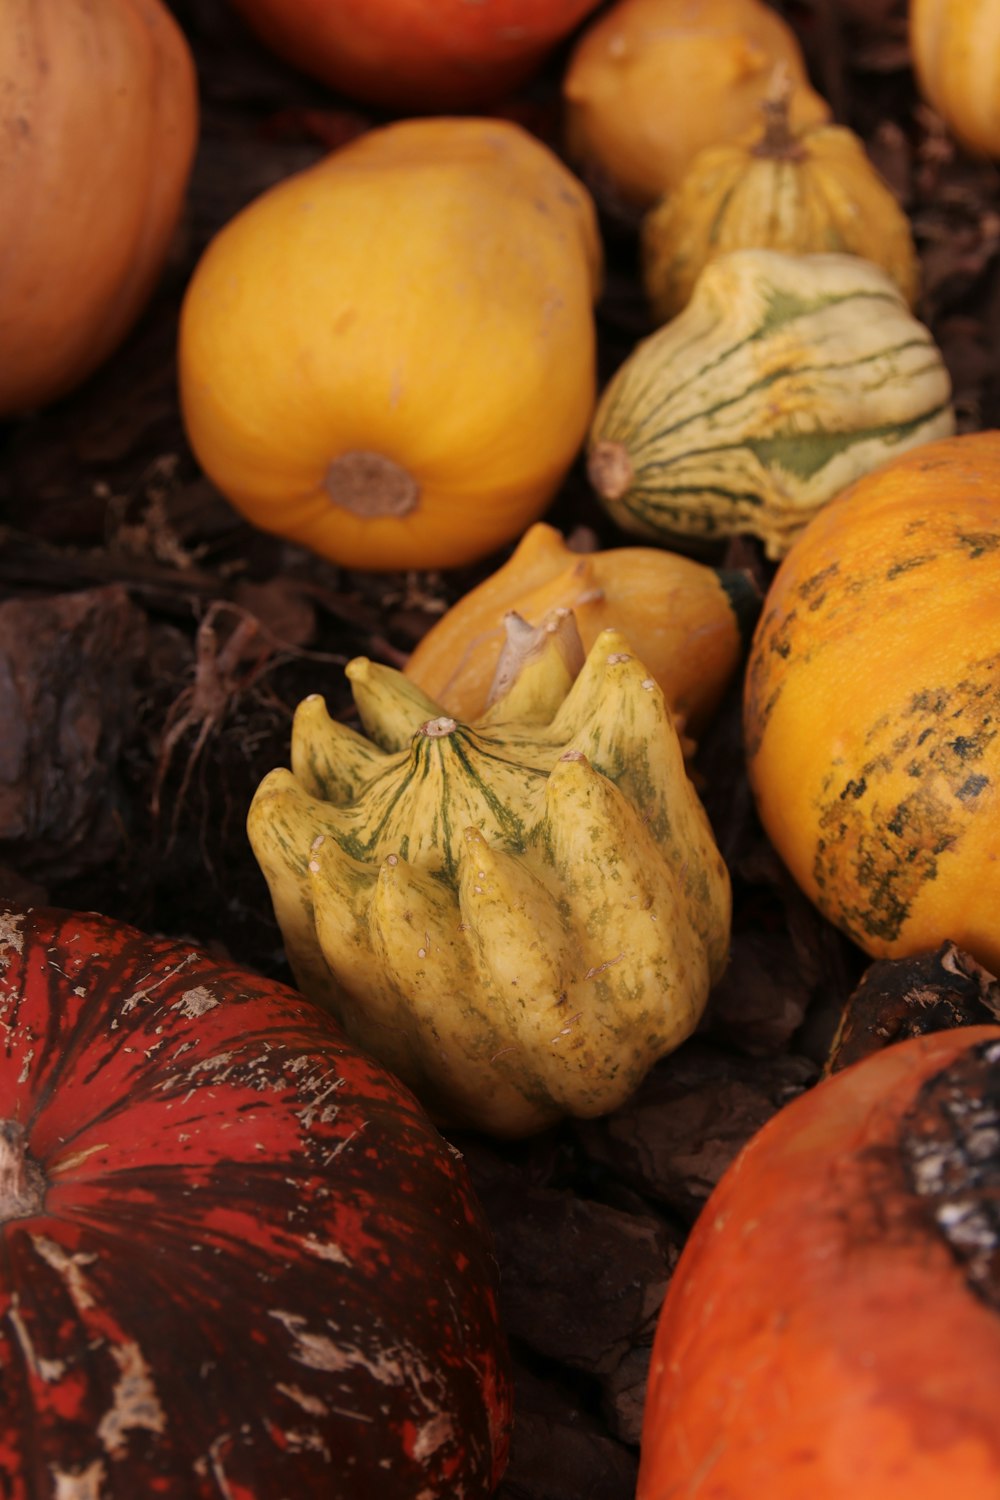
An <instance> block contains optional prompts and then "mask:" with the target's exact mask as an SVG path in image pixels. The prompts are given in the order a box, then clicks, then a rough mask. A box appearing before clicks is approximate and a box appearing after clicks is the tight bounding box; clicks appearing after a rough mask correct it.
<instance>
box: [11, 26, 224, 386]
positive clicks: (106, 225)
mask: <svg viewBox="0 0 1000 1500" xmlns="http://www.w3.org/2000/svg"><path fill="white" fill-rule="evenodd" d="M197 131H198V101H197V88H196V80H195V70H194V62H193V60H192V57H191V53H190V51H189V48H188V45H187V42H186V41H185V39H184V36H183V33H182V32H181V30H180V28H179V27H178V25H177V23H176V21H175V20H174V19H173V17H172V15H171V14H170V12H169V11H168V10H167V9H166V7H165V6H164V5H162V4H161V3H160V0H99V3H94V0H4V3H3V4H2V5H0V136H2V138H3V141H4V148H3V169H2V170H0V224H2V225H3V233H2V236H0V414H11V413H15V412H18V411H23V410H27V409H29V408H31V407H36V406H39V405H42V404H44V403H46V402H48V401H51V400H53V399H54V398H55V397H57V396H61V395H63V394H64V393H65V392H67V391H69V390H71V389H72V388H73V387H74V386H75V385H77V384H78V383H79V382H80V381H81V380H83V379H84V377H85V376H87V375H89V374H90V373H91V372H92V371H93V370H95V369H96V368H97V367H98V365H100V364H101V362H102V361H103V360H104V359H106V358H107V356H108V355H109V354H110V353H111V352H112V350H113V349H115V347H116V346H117V345H118V344H119V343H120V341H121V340H122V338H124V336H125V334H126V333H127V332H128V331H129V329H130V328H131V326H132V324H133V323H134V322H135V320H136V318H137V317H138V316H139V314H140V312H141V311H142V309H143V307H144V306H145V304H146V302H147V300H148V298H149V296H150V294H151V293H152V291H153V288H154V286H155V284H156V281H157V279H158V278H159V275H160V273H161V270H162V268H163V265H164V262H165V259H166V256H167V252H168V249H169V246H170V240H171V237H172V235H173V233H174V229H175V227H176V225H177V222H178V219H179V216H180V213H181V208H182V204H183V199H184V193H185V190H186V187H187V182H188V175H189V172H190V168H191V162H192V158H193V155H194V148H195V141H196V137H197Z"/></svg>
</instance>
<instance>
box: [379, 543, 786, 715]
mask: <svg viewBox="0 0 1000 1500" xmlns="http://www.w3.org/2000/svg"><path fill="white" fill-rule="evenodd" d="M759 606H760V593H759V591H758V589H757V587H756V585H755V584H754V583H753V580H752V579H751V577H750V575H749V573H746V572H742V571H738V570H732V569H717V568H710V567H706V566H705V565H703V564H702V563H699V562H695V561H694V559H693V558H690V557H682V556H681V555H680V554H679V553H677V552H668V551H667V550H666V549H664V548H661V547H615V548H611V549H609V550H608V551H605V552H574V551H573V550H572V549H571V548H570V547H569V546H568V545H567V543H566V541H565V539H564V537H563V536H562V534H561V532H559V531H557V530H556V528H555V527H554V526H549V525H547V524H546V523H545V522H544V521H537V522H536V523H535V525H534V526H532V527H530V528H529V530H528V531H527V532H526V533H525V535H524V537H523V538H522V539H521V541H520V542H519V543H518V545H517V547H516V549H515V550H514V552H513V553H512V554H511V556H510V557H509V558H508V560H507V561H506V562H505V563H504V564H503V566H502V567H501V568H499V569H498V570H497V571H496V572H495V573H493V574H491V575H490V577H489V578H486V579H484V580H483V582H482V583H480V584H479V585H478V586H477V587H476V588H474V589H471V590H470V591H469V593H467V594H465V595H464V596H463V597H462V598H461V599H459V600H458V602H457V603H456V604H454V605H453V606H452V608H451V609H449V610H448V611H447V613H446V614H444V615H442V617H441V619H440V620H438V621H437V623H436V624H434V625H432V626H431V628H430V630H429V631H428V632H427V634H426V635H425V636H424V638H423V640H422V641H420V643H419V645H418V646H417V647H416V649H415V650H414V651H413V653H412V655H411V656H410V659H409V661H408V662H407V663H406V666H405V667H404V669H403V670H404V672H405V673H406V676H407V677H409V678H411V679H412V681H413V682H415V683H417V685H418V686H419V687H421V688H422V689H423V690H424V692H425V693H427V694H428V695H429V696H430V697H431V698H433V699H434V700H435V702H436V703H440V704H441V706H442V708H443V709H444V711H445V712H446V713H449V714H452V715H454V717H455V718H457V719H465V720H469V719H475V718H478V716H479V715H480V714H481V713H483V712H484V711H485V709H486V707H487V705H488V703H489V700H490V693H491V689H492V687H493V681H494V674H495V673H496V670H497V665H498V662H499V660H500V657H501V653H502V652H503V650H504V647H505V644H506V641H507V634H508V619H509V616H510V614H511V612H512V611H513V612H515V614H516V615H517V616H519V617H520V618H521V619H522V620H524V621H527V622H528V623H529V624H530V625H534V626H536V627H537V626H541V625H542V623H543V622H544V621H545V620H546V619H547V618H548V617H549V616H551V614H552V613H553V611H558V610H572V612H573V615H574V617H575V619H576V624H577V628H578V630H579V632H580V639H581V642H582V645H583V648H584V650H589V649H590V647H591V646H592V645H593V644H594V641H595V640H596V639H597V637H598V635H599V634H600V632H601V631H602V630H606V629H608V628H609V627H612V626H613V627H614V628H615V629H618V630H620V631H621V632H622V634H623V635H624V636H626V637H627V638H628V640H629V641H630V642H631V643H632V646H633V648H634V649H635V652H636V655H637V656H638V657H639V658H640V659H641V660H642V662H643V663H644V664H645V666H646V667H647V668H648V670H649V673H650V676H652V677H654V678H655V679H656V681H657V682H658V683H659V685H660V687H661V688H662V689H663V692H664V694H665V696H666V699H667V702H668V704H669V705H670V708H671V710H672V711H673V713H674V716H675V718H676V719H677V720H678V721H679V722H681V723H683V726H684V728H685V730H686V731H687V732H689V733H690V734H692V735H694V736H697V735H699V734H700V733H701V731H702V730H703V729H704V727H705V725H706V724H707V723H708V721H709V719H710V718H711V716H712V714H713V713H714V711H715V709H716V708H717V707H718V705H719V702H720V700H721V698H722V695H723V693H724V692H725V690H726V687H727V685H728V684H729V683H730V682H731V681H732V679H733V677H734V676H735V674H736V671H737V669H738V667H739V664H740V661H741V659H742V656H743V646H744V635H745V634H746V635H747V637H748V636H749V631H750V630H751V629H752V627H753V623H754V621H755V620H756V617H757V612H758V609H759Z"/></svg>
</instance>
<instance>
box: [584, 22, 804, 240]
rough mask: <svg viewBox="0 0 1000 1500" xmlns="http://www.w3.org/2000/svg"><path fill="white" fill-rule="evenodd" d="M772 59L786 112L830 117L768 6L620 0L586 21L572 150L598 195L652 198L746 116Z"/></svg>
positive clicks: (618, 201)
mask: <svg viewBox="0 0 1000 1500" xmlns="http://www.w3.org/2000/svg"><path fill="white" fill-rule="evenodd" d="M779 63H782V64H784V66H785V67H786V68H787V70H788V75H789V78H790V80H791V82H792V85H793V94H792V99H791V118H792V122H793V124H794V125H796V126H798V125H799V124H803V125H804V124H807V123H809V122H812V121H818V120H826V119H829V116H830V108H829V105H828V104H827V103H826V101H825V100H824V99H821V98H820V96H819V95H818V94H817V93H816V92H815V91H814V90H813V89H812V88H811V87H810V84H809V79H808V75H807V73H806V68H805V64H804V61H803V58H802V52H801V49H800V47H799V44H798V40H797V38H796V36H795V33H794V32H793V31H792V30H791V28H790V27H789V25H788V23H787V22H786V21H785V20H784V19H783V17H782V16H780V15H779V14H778V12H777V11H776V10H775V9H774V7H773V6H771V5H769V4H766V3H762V0H618V3H617V4H614V5H611V6H609V7H608V9H607V10H605V11H603V12H602V13H601V14H600V15H598V16H597V18H596V19H595V20H593V21H591V22H590V23H589V24H588V25H587V26H586V27H585V29H584V31H583V33H582V35H581V36H580V38H579V40H578V41H577V43H576V45H575V47H574V49H573V52H572V54H571V56H570V59H569V63H568V64H567V67H566V72H565V75H564V79H563V98H564V104H565V119H566V125H565V132H566V148H567V154H568V156H569V159H570V161H572V162H574V163H576V164H577V166H578V167H579V169H580V170H581V171H582V173H583V175H584V178H585V180H586V181H587V182H588V184H589V185H590V186H591V187H592V188H593V189H594V191H595V192H596V193H597V194H598V195H599V196H600V197H601V198H602V199H606V200H608V201H610V202H612V203H614V204H615V205H616V206H620V207H625V208H631V209H633V210H635V209H639V210H642V209H646V208H650V207H651V206H652V205H653V204H654V203H655V202H656V200H657V199H658V198H660V197H662V196H663V194H665V193H669V192H671V191H673V189H674V188H676V186H677V185H678V183H679V182H680V180H681V177H682V176H683V174H684V172H685V171H686V169H687V167H688V165H689V164H690V162H691V161H692V159H693V158H694V157H695V156H696V155H697V153H698V152H699V151H701V150H702V149H703V148H704V147H706V146H711V145H714V144H716V143H717V142H720V141H726V140H732V139H734V138H735V137H737V136H740V135H742V134H743V132H744V131H746V130H750V129H752V128H753V126H754V125H755V123H756V120H757V111H758V108H759V105H760V101H761V99H762V98H763V96H764V95H765V93H766V92H767V89H768V87H769V84H770V79H771V76H772V73H773V70H774V68H775V66H776V65H777V64H779Z"/></svg>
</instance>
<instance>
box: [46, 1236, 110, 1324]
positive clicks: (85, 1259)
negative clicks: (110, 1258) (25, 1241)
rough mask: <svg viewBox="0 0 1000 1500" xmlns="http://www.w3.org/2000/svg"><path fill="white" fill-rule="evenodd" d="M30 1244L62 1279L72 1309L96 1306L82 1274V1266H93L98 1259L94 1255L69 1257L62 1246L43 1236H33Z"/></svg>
mask: <svg viewBox="0 0 1000 1500" xmlns="http://www.w3.org/2000/svg"><path fill="white" fill-rule="evenodd" d="M31 1243H32V1245H33V1246H34V1248H35V1250H36V1252H37V1253H38V1254H39V1255H40V1256H41V1257H42V1260H44V1261H45V1262H46V1264H48V1265H50V1266H51V1267H52V1269H53V1271H56V1272H58V1274H59V1275H60V1276H61V1277H62V1279H63V1281H64V1282H65V1284H66V1290H67V1291H68V1292H69V1295H70V1297H71V1299H72V1301H73V1305H74V1307H76V1308H77V1309H78V1310H79V1311H81V1312H82V1311H85V1310H86V1309H87V1308H91V1307H95V1306H96V1303H95V1300H94V1298H93V1296H92V1295H91V1291H90V1288H89V1287H88V1285H87V1278H86V1276H85V1275H84V1274H83V1268H84V1266H91V1265H93V1264H94V1262H95V1261H96V1260H97V1258H98V1257H97V1256H96V1255H92V1254H85V1253H84V1252H83V1251H77V1252H76V1254H72V1255H71V1254H70V1253H69V1251H67V1250H64V1249H63V1247H62V1245H57V1244H56V1242H55V1240H50V1239H49V1238H48V1236H47V1235H44V1234H33V1235H32V1236H31Z"/></svg>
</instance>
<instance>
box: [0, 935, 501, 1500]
mask: <svg viewBox="0 0 1000 1500" xmlns="http://www.w3.org/2000/svg"><path fill="white" fill-rule="evenodd" d="M0 1018H2V1021H3V1045H2V1047H0V1100H2V1105H0V1115H2V1120H0V1219H2V1223H0V1249H2V1256H0V1368H2V1370H3V1380H2V1383H0V1475H2V1476H3V1494H4V1496H5V1500H28V1497H40V1496H42V1495H47V1496H48V1495H58V1496H60V1497H64V1500H70V1497H74V1500H97V1497H100V1500H126V1497H127V1500H136V1497H138V1496H144V1497H153V1496H170V1497H179V1496H183V1497H184V1500H202V1497H204V1500H209V1497H211V1500H219V1497H220V1496H225V1497H227V1500H265V1497H267V1500H278V1497H281V1496H291V1495H294V1496H296V1497H297V1500H303V1497H310V1496H324V1497H333V1496H337V1497H339V1500H353V1497H366V1500H367V1497H373V1496H376V1495H377V1496H379V1497H380V1500H390V1497H400V1500H403V1497H405V1500H414V1497H416V1496H421V1497H424V1500H432V1497H439V1496H440V1497H444V1496H448V1497H449V1500H453V1497H454V1496H456V1495H463V1496H465V1497H467V1500H469V1497H473V1496H486V1495H488V1494H490V1493H491V1492H492V1489H493V1487H494V1485H495V1483H496V1482H497V1480H498V1478H499V1475H500V1473H501V1472H502V1468H503V1464H504V1459H505V1454H506V1446H507V1437H508V1431H509V1421H510V1386H509V1381H508V1374H507V1364H506V1354H505V1349H504V1344H503V1339H502V1336H501V1334H500V1332H499V1327H498V1321H497V1309H496V1273H495V1265H494V1262H493V1259H492V1255H491V1253H490V1249H489V1242H488V1236H487V1233H486V1229H485V1225H484V1223H483V1221H482V1219H481V1215H480V1210H479V1209H478V1207H477V1204H476V1202H475V1199H474V1197H473V1195H472V1192H471V1188H470V1185H469V1182H468V1179H467V1175H466V1173H465V1171H464V1168H463V1166H462V1163H461V1161H460V1159H458V1158H457V1156H456V1154H454V1153H453V1152H452V1151H451V1149H450V1148H449V1147H448V1145H447V1144H446V1142H445V1141H444V1140H443V1139H442V1137H441V1136H440V1135H438V1133H437V1132H436V1130H435V1129H434V1128H433V1126H432V1125H431V1124H430V1122H429V1121H428V1119H427V1117H426V1116H425V1115H424V1114H423V1112H422V1110H421V1109H420V1107H419V1106H418V1105H417V1103H416V1101H415V1100H414V1099H413V1098H412V1096H411V1095H410V1094H409V1093H408V1092H407V1091H406V1090H405V1089H404V1088H403V1087H402V1086H401V1085H400V1084H398V1083H397V1082H396V1081H395V1080H394V1079H393V1078H392V1077H391V1076H390V1075H389V1074H387V1073H386V1072H384V1071H383V1070H382V1069H381V1068H380V1067H378V1066H377V1065H376V1064H374V1063H373V1062H371V1061H369V1060H368V1059H367V1058H366V1057H364V1056H363V1055H362V1054H360V1053H359V1052H358V1051H356V1050H355V1049H354V1048H353V1047H352V1046H350V1045H349V1044H348V1043H347V1042H346V1041H345V1039H344V1038H343V1035H342V1033H341V1032H340V1031H339V1029H338V1028H337V1026H336V1023H335V1022H334V1021H333V1020H332V1019H331V1018H330V1017H329V1016H328V1015H326V1014H325V1013H323V1012H321V1011H319V1010H318V1009H316V1008H314V1007H313V1006H311V1005H309V1004H308V1003H307V1002H306V1001H304V1000H303V999H302V998H301V997H300V996H299V995H297V994H296V993H295V992H294V991H293V990H291V989H288V988H286V987H284V986H282V985H279V984H276V983H274V982H271V981H268V980H267V979H263V978H260V977H258V976H255V975H252V974H249V973H247V972H244V971H243V970H241V969H239V968H237V967H235V966H233V965H231V964H228V963H224V962H218V961H216V960H214V959H212V958H210V957H209V956H208V955H207V954H206V953H204V952H202V951H199V950H198V949H196V948H194V947H192V946H190V945H187V944H178V943H175V942H171V941H167V940H161V939H151V938H150V937H148V936H147V935H145V934H143V933H140V932H138V931H136V930H135V929H133V928H130V927H126V926H123V925H121V924H119V923H116V922H114V921H111V920H107V919H104V918H100V917H96V916H92V915H87V916H82V915H78V914H73V913H68V912H52V911H38V910H36V911H30V912H14V911H10V910H7V911H6V912H5V911H2V910H0Z"/></svg>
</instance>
